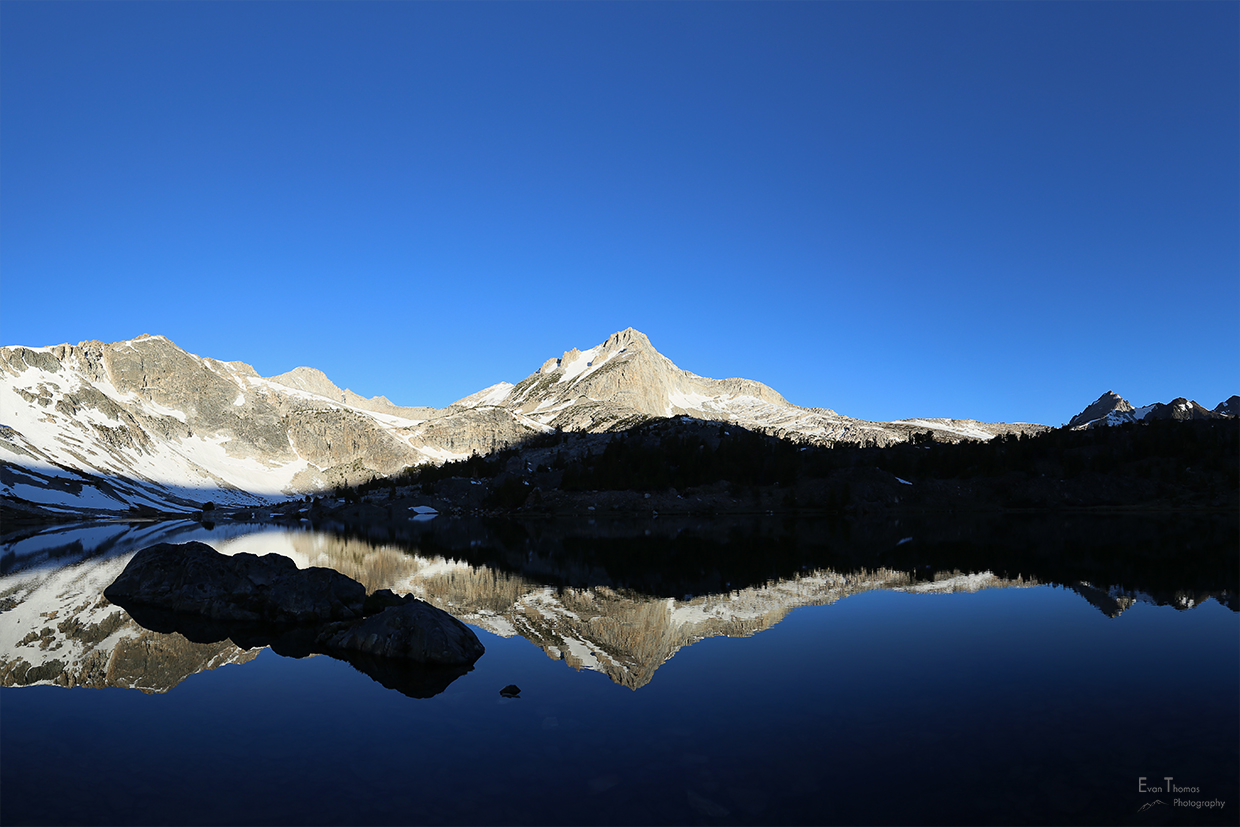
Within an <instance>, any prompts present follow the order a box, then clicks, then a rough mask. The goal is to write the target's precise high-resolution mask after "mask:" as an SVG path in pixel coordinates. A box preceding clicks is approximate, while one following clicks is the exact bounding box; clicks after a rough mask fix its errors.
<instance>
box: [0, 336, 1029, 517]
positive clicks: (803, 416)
mask: <svg viewBox="0 0 1240 827" xmlns="http://www.w3.org/2000/svg"><path fill="white" fill-rule="evenodd" d="M675 416H687V417H692V418H695V419H706V420H719V421H722V422H728V423H734V424H737V425H741V426H744V427H748V428H752V429H755V430H761V431H765V432H768V433H771V434H776V435H779V436H784V437H793V438H798V439H802V440H805V441H809V442H814V443H818V444H830V443H834V442H837V441H858V442H861V441H872V442H874V443H876V444H880V445H883V444H891V443H895V442H903V441H906V440H907V439H908V438H909V436H910V434H912V433H915V432H922V431H927V430H928V431H932V432H934V434H935V437H936V439H939V440H941V441H956V440H960V439H966V438H971V439H989V438H991V437H993V436H994V435H995V434H999V433H1008V432H1013V431H1022V432H1030V431H1037V430H1042V429H1043V426H1039V425H1028V424H1006V423H997V424H996V423H983V422H976V421H974V420H947V419H908V420H901V421H898V422H867V421H863V420H858V419H852V418H849V417H846V416H841V415H839V414H837V413H835V412H834V411H831V410H828V409H826V408H802V407H798V406H796V405H793V404H791V403H789V402H788V401H787V400H785V399H784V398H783V397H782V396H780V395H779V394H778V393H776V392H775V391H774V390H772V389H771V388H769V387H767V386H766V385H763V384H761V383H759V382H754V381H751V380H748V379H722V380H718V379H708V378H706V377H702V376H698V375H696V374H693V373H690V372H688V371H685V370H681V369H680V368H678V367H677V366H676V365H675V364H673V363H672V362H671V360H669V359H668V358H667V357H665V356H664V355H663V354H661V353H659V352H658V351H657V350H655V348H654V347H653V345H651V343H650V341H649V339H647V338H646V337H645V336H644V335H643V334H641V333H639V332H638V331H636V330H633V329H632V328H629V329H627V330H624V331H621V332H619V333H616V334H614V335H612V336H611V337H610V338H608V339H607V341H605V342H603V343H602V344H600V345H596V346H595V347H592V348H590V349H588V350H586V351H584V352H583V351H579V350H577V349H573V350H569V351H568V352H566V353H565V354H564V355H563V356H562V357H560V358H558V359H555V358H553V359H548V360H547V361H546V362H545V363H544V364H543V366H542V367H541V368H540V369H538V370H537V371H535V372H534V373H532V374H531V375H530V376H528V377H526V378H525V379H523V380H522V381H520V382H518V383H517V384H515V385H514V384H509V383H506V382H501V383H499V384H496V385H492V386H491V387H489V388H485V389H483V390H481V391H479V392H477V393H475V394H472V395H470V396H467V397H465V398H464V399H461V400H459V401H458V402H456V403H454V404H452V405H449V406H448V407H447V408H443V409H436V408H430V407H399V406H396V405H393V404H392V403H391V402H390V401H388V400H387V399H386V398H384V397H381V396H380V397H375V398H373V399H366V398H364V397H361V396H359V395H357V394H355V393H352V392H351V391H348V390H341V389H340V388H338V387H337V386H336V385H334V384H333V383H332V382H331V381H330V380H329V379H328V378H327V377H326V376H325V375H324V374H323V373H322V372H321V371H318V370H314V369H312V368H306V367H301V368H297V369H295V370H292V371H290V372H288V373H284V374H281V375H279V376H274V377H266V378H265V377H262V376H259V375H258V373H257V372H256V371H255V370H254V369H253V368H252V367H250V366H249V365H247V364H245V363H243V362H221V361H219V360H216V359H210V358H203V357H200V356H196V355H193V354H190V353H187V352H185V351H184V350H182V349H181V348H179V347H177V346H176V345H174V344H173V343H172V342H170V341H169V340H168V339H166V338H164V337H163V336H150V335H143V336H139V337H137V338H135V339H131V340H128V341H124V342H116V343H112V344H104V343H101V342H82V343H81V344H78V345H67V344H65V345H56V346H52V347H39V348H27V347H4V348H0V495H3V496H5V497H8V498H10V499H17V500H28V501H32V502H38V503H42V504H44V505H47V506H50V507H52V508H62V509H66V510H80V509H83V508H86V509H96V510H99V511H105V512H106V511H113V512H115V511H125V510H127V509H129V508H130V507H131V506H132V507H150V508H154V509H160V510H166V509H168V508H173V509H174V510H175V509H184V508H195V507H197V505H198V504H200V503H202V502H204V501H208V500H210V501H213V502H215V503H217V504H222V505H237V506H261V505H263V504H265V503H269V502H271V501H273V500H280V499H284V498H287V497H289V496H298V495H301V494H304V493H309V492H315V491H320V490H323V489H326V488H331V487H334V486H337V485H341V484H354V483H357V482H361V481H365V480H368V479H371V478H373V477H375V476H380V475H385V474H390V473H394V472H397V471H400V470H402V469H403V468H406V467H408V466H411V465H420V464H426V463H442V462H444V461H447V460H452V459H464V458H467V457H469V456H470V455H471V454H473V453H481V454H485V453H489V452H492V451H495V450H499V449H502V448H505V447H508V446H511V445H515V444H519V443H521V442H522V441H524V440H527V439H529V438H530V437H532V436H534V435H537V434H539V433H546V432H551V431H554V430H556V429H562V430H566V431H590V432H606V431H617V430H622V429H625V428H627V427H630V426H632V425H635V424H637V423H639V422H642V421H644V420H647V419H651V418H658V417H675Z"/></svg>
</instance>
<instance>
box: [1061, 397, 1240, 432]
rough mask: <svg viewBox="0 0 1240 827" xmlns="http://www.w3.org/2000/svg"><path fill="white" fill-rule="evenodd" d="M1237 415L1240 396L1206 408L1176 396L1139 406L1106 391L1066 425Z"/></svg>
mask: <svg viewBox="0 0 1240 827" xmlns="http://www.w3.org/2000/svg"><path fill="white" fill-rule="evenodd" d="M1237 415H1240V396H1232V397H1230V398H1228V399H1226V400H1224V401H1223V402H1220V403H1219V404H1218V405H1216V406H1215V407H1214V409H1213V410H1209V409H1207V408H1205V407H1204V406H1202V405H1199V404H1198V403H1196V402H1194V401H1192V400H1189V399H1185V398H1184V397H1182V396H1181V397H1177V398H1175V399H1173V400H1171V401H1170V402H1168V403H1162V402H1155V403H1154V404H1153V405H1146V406H1144V407H1141V408H1134V407H1133V406H1132V403H1130V402H1129V401H1128V400H1127V399H1124V398H1123V397H1122V396H1119V395H1118V394H1116V393H1115V392H1114V391H1107V392H1106V393H1104V394H1103V395H1102V396H1100V397H1098V398H1097V399H1096V400H1095V401H1094V402H1093V403H1092V404H1090V405H1089V406H1088V407H1086V408H1085V410H1083V411H1081V412H1080V413H1079V414H1077V415H1076V416H1074V417H1072V419H1071V420H1069V421H1068V427H1069V428H1074V429H1077V430H1083V429H1087V428H1099V427H1106V426H1113V425H1123V424H1125V423H1128V422H1140V421H1142V420H1147V419H1149V420H1158V419H1173V420H1177V421H1180V422H1185V421H1196V420H1203V419H1223V418H1226V417H1229V416H1237Z"/></svg>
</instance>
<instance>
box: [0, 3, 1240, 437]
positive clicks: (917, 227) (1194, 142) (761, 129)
mask: <svg viewBox="0 0 1240 827" xmlns="http://www.w3.org/2000/svg"><path fill="white" fill-rule="evenodd" d="M628 326H633V327H636V328H637V329H639V330H641V331H643V332H644V333H646V334H647V335H648V336H649V337H650V338H651V341H652V342H653V343H654V345H655V346H656V347H657V348H658V349H659V350H660V351H662V352H663V353H664V354H665V355H667V356H668V357H669V358H671V359H672V360H673V361H674V362H676V363H677V364H678V365H680V366H681V367H683V368H686V369H688V370H692V371H694V372H695V373H699V374H702V375H705V376H712V377H715V378H724V377H729V376H743V377H746V378H750V379H756V380H758V381H761V382H765V383H766V384H768V385H771V386H772V387H774V388H775V389H776V390H778V391H780V392H781V393H783V394H784V396H785V397H787V398H788V399H789V400H790V401H792V402H794V403H797V404H800V405H816V406H821V407H829V408H833V409H835V410H837V411H838V412H840V413H843V414H846V415H849V416H856V417H862V418H867V419H876V420H889V419H898V418H903V417H913V416H928V417H959V418H965V417H971V418H976V419H983V420H996V421H998V420H1004V421H1027V422H1041V423H1045V424H1050V425H1058V424H1060V423H1063V422H1066V421H1067V420H1068V419H1069V418H1070V417H1071V416H1072V415H1073V414H1075V413H1077V412H1078V411H1080V410H1081V409H1082V408H1084V407H1085V406H1086V405H1087V404H1088V403H1090V402H1092V401H1093V400H1094V399H1095V398H1097V397H1098V396H1099V395H1100V394H1101V393H1103V392H1104V391H1107V390H1114V391H1115V392H1117V393H1119V394H1120V395H1122V396H1124V397H1126V398H1127V399H1129V401H1131V402H1132V403H1133V404H1135V405H1143V404H1149V403H1152V402H1155V401H1164V402H1165V401H1170V399H1172V398H1173V397H1176V396H1187V397H1189V398H1192V399H1196V400H1197V401H1199V402H1201V403H1202V404H1204V405H1206V406H1207V407H1214V406H1215V405H1216V404H1218V403H1219V402H1220V401H1222V400H1223V399H1225V398H1226V397H1228V396H1230V395H1231V394H1233V393H1237V392H1240V4H1238V3H1235V2H1202V3H1181V2H1174V3H1160V2H1140V3H1127V2H1113V3H1072V2H1062V3H1032V2H1029V3H1015V2H1013V3H934V2H930V3H910V4H905V3H899V2H890V3H878V2H873V3H871V2H858V3H849V2H828V3H775V2H770V3H719V4H716V3H677V4H667V3H659V2H652V3H520V2H518V3H502V4H492V3H401V2H386V3H373V4H372V3H364V2H351V3H340V2H336V3H334V2H318V3H293V2H263V3H246V2H237V3H220V2H208V3H195V2H181V3H139V2H126V3H119V2H101V3H85V4H81V3H73V2H58V3H43V2H20V1H19V0H5V2H4V3H2V4H0V343H3V344H22V345H36V346H37V345H49V344H57V343H61V342H72V343H76V342H78V341H82V340H87V339H99V340H103V341H117V340H121V339H127V338H132V337H133V336H137V335H139V334H142V333H162V334H164V335H166V336H168V337H169V338H170V339H172V340H173V341H174V342H176V343H177V344H178V345H180V346H181V347H183V348H185V349H186V350H189V351H190V352H193V353H197V354H199V355H202V356H211V357H214V358H218V359H224V360H234V359H240V360H242V361H245V362H248V363H250V364H252V365H253V366H254V367H255V368H256V369H257V370H258V372H259V373H261V374H263V375H265V376H269V375H274V374H277V373H282V372H284V371H287V370H290V369H292V368H294V367H296V366H298V365H309V366H312V367H317V368H320V369H322V370H324V371H325V372H326V373H327V374H328V376H329V377H330V378H331V379H332V380H333V381H335V382H336V384H338V385H340V386H341V387H349V388H351V389H352V390H354V391H356V392H358V393H361V394H364V395H366V396H373V395H377V394H384V395H386V396H388V397H389V398H390V399H391V400H392V401H393V402H396V403H397V404H403V405H422V404H426V405H436V406H442V405H445V404H448V403H449V402H452V401H454V400H455V399H458V398H460V397H462V396H465V395H467V394H469V393H472V392H474V391H476V390H479V389H481V388H483V387H486V386H488V385H491V384H493V383H495V382H498V381H510V382H516V381H519V380H520V379H522V378H523V377H525V376H526V375H528V374H529V373H531V372H533V371H534V370H537V369H538V367H539V366H540V365H541V364H542V362H543V361H545V360H546V359H548V358H550V357H553V356H559V355H560V354H561V353H562V352H563V351H565V350H567V349H569V348H572V347H579V348H582V349H585V348H587V347H591V346H593V345H595V344H598V343H600V342H602V341H603V340H604V339H605V338H606V337H607V336H608V335H610V334H611V333H612V332H614V331H616V330H620V329H623V328H625V327H628Z"/></svg>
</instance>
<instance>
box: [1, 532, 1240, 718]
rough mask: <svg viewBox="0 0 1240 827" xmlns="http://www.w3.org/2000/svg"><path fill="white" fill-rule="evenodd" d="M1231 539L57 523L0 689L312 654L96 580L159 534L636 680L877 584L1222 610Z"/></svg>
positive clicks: (45, 539)
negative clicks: (304, 574)
mask: <svg viewBox="0 0 1240 827" xmlns="http://www.w3.org/2000/svg"><path fill="white" fill-rule="evenodd" d="M1229 531H1230V532H1232V534H1233V535H1234V531H1235V527H1234V521H1231V522H1229V521H1226V520H1211V519H1202V520H1196V521H1192V520H1189V521H1185V520H1182V519H1181V520H1175V521H1158V520H1133V518H1125V519H1115V520H1105V519H1103V520H1099V519H1097V518H1093V519H1082V520H1077V521H1075V522H1074V521H1064V520H1062V519H1056V520H1055V521H1054V523H1053V524H1051V525H1048V524H1047V521H1046V520H1042V521H1022V520H1019V519H1009V520H1006V521H1003V522H1000V523H983V524H971V525H970V524H963V523H960V522H945V521H942V520H938V521H930V520H927V521H920V522H919V521H910V520H907V519H906V520H901V521H891V520H887V521H874V522H869V523H825V522H822V521H802V522H785V521H783V520H748V521H742V520H718V521H705V522H695V521H690V520H679V521H677V520H662V521H648V522H646V523H633V522H628V521H615V522H612V523H604V524H602V525H599V524H598V523H597V522H596V523H593V524H587V525H583V524H581V523H578V522H564V523H554V522H539V523H531V524H515V523H508V522H489V523H488V522H483V521H461V520H457V521H449V520H446V519H445V520H436V521H432V522H431V523H416V524H415V523H410V524H400V525H390V524H382V525H371V526H364V527H361V529H360V530H359V529H358V528H357V527H352V528H350V527H345V526H328V527H322V528H320V529H305V530H302V529H274V530H273V529H271V528H270V527H268V526H261V525H231V526H223V527H220V528H215V529H205V528H203V527H202V526H198V525H196V524H161V525H157V526H150V525H143V526H137V527H134V528H130V527H128V526H124V525H121V524H111V525H93V526H77V527H69V528H56V529H52V530H48V531H44V532H38V533H34V534H32V535H30V536H25V537H20V538H10V541H9V542H8V543H6V545H5V546H4V548H3V554H2V556H0V559H2V560H3V561H4V569H5V571H6V574H5V575H4V576H3V578H2V579H0V611H2V612H3V615H0V616H3V617H4V620H5V623H4V624H3V626H2V627H0V685H4V686H24V685H32V684H40V683H52V684H58V685H61V686H95V687H99V686H125V687H132V688H137V689H141V690H143V691H147V692H161V691H166V690H167V689H170V688H171V687H173V686H176V685H177V684H178V683H180V682H181V681H182V680H184V679H185V678H186V677H187V676H189V675H191V674H194V673H196V672H200V671H203V670H207V669H214V668H217V667H218V666H222V665H224V664H229V663H243V662H246V661H248V660H251V659H252V658H253V657H254V656H255V654H256V649H255V648H256V647H260V646H266V645H271V646H272V647H273V649H274V650H275V651H276V652H277V653H280V654H286V655H292V656H304V655H305V654H306V653H307V652H305V651H301V650H299V647H298V645H297V643H296V641H294V640H292V637H289V638H288V639H285V640H283V644H282V643H281V641H279V640H273V639H269V638H270V636H268V637H267V638H265V637H263V636H262V635H261V634H258V635H256V634H246V633H241V634H238V633H237V632H236V631H232V632H229V631H228V630H223V631H221V630H220V629H219V628H218V624H215V625H213V624H211V623H206V622H193V621H192V620H191V621H187V620H186V619H184V618H179V619H178V618H175V617H170V616H167V615H164V614H161V613H158V612H139V617H137V618H134V617H131V616H130V615H129V614H128V613H126V612H124V611H123V610H121V609H120V608H118V607H115V606H112V605H111V604H110V603H108V601H107V600H106V599H104V598H103V597H102V591H103V589H104V588H105V587H106V586H107V585H108V584H109V583H111V581H112V580H113V579H115V577H116V576H117V575H118V574H119V573H120V571H121V570H122V569H123V568H124V565H125V563H126V562H128V560H129V558H130V557H131V556H132V555H133V553H134V552H136V551H137V550H138V549H139V548H143V547H145V546H147V545H151V544H153V543H155V542H184V541H186V540H190V539H197V540H202V541H204V542H207V543H209V544H211V545H213V546H214V547H215V548H217V549H218V550H220V551H221V552H223V553H226V554H234V553H238V552H241V551H246V552H251V553H256V554H265V553H278V554H282V555H284V556H287V557H289V558H291V559H293V560H294V561H295V562H296V563H297V565H298V566H300V567H307V566H323V567H328V568H332V569H335V570H337V571H339V572H341V573H343V574H345V575H348V576H349V577H352V578H353V579H355V580H358V581H359V582H361V583H362V584H363V585H365V586H366V588H367V591H374V590H376V589H383V588H387V589H392V590H393V591H395V592H398V593H410V594H414V595H416V596H418V597H420V598H422V599H424V600H427V601H428V602H430V603H432V604H434V605H436V606H438V607H440V608H442V609H444V610H446V611H448V612H450V613H451V614H453V615H455V616H456V617H457V618H459V619H460V620H463V621H465V622H466V623H470V624H473V625H475V626H477V627H479V628H482V629H485V630H487V631H489V632H491V633H493V634H496V635H499V636H500V637H512V636H515V635H519V636H520V637H523V638H525V639H527V640H529V641H531V642H533V643H534V644H536V645H537V646H539V647H540V648H541V649H542V650H543V652H545V653H546V654H547V656H548V657H550V658H553V659H557V660H563V661H564V662H565V663H566V664H567V665H569V666H571V667H573V668H575V669H577V670H592V671H597V672H601V673H603V674H606V675H607V676H608V677H609V678H610V679H611V680H612V681H614V682H616V683H618V684H620V685H623V686H626V687H629V688H630V689H638V688H640V687H643V686H645V685H647V684H648V683H650V681H651V680H652V679H653V678H654V675H655V672H656V670H658V669H659V667H660V666H661V665H663V664H664V663H666V662H667V661H668V660H669V659H670V658H671V657H672V656H673V655H675V654H676V652H677V651H678V650H680V649H681V648H683V647H685V646H689V645H691V644H693V643H696V642H697V641H700V640H703V639H705V638H710V637H717V636H727V637H747V636H750V635H753V634H755V633H757V632H760V631H763V630H765V629H768V628H770V627H771V626H773V625H775V624H776V623H779V622H780V621H781V620H783V619H784V618H785V617H786V616H787V615H788V613H789V612H791V611H792V610H793V609H796V608H798V607H802V606H817V605H827V604H832V603H835V602H837V601H839V600H841V599H842V598H845V597H848V596H850V595H854V594H858V593H862V592H869V591H875V590H883V591H895V592H908V593H922V594H925V593H945V592H975V591H978V590H981V589H995V588H1013V587H1028V586H1033V585H1045V584H1054V585H1062V586H1065V587H1067V588H1070V589H1072V590H1074V591H1076V592H1077V593H1078V594H1080V595H1081V597H1083V598H1084V599H1085V600H1087V601H1088V602H1089V603H1090V604H1091V605H1093V606H1095V607H1096V608H1098V609H1099V610H1100V611H1102V612H1103V613H1104V614H1107V615H1109V616H1111V617H1115V616H1118V615H1119V614H1120V613H1121V612H1123V611H1124V610H1125V609H1126V608H1128V607H1129V606H1131V605H1132V604H1133V603H1135V602H1138V601H1141V602H1146V603H1152V604H1156V605H1171V606H1174V607H1176V608H1178V609H1188V608H1191V607H1193V606H1195V605H1198V604H1200V603H1201V602H1203V601H1204V600H1207V599H1210V598H1213V599H1215V600H1217V601H1218V602H1219V603H1222V604H1223V605H1225V606H1228V607H1229V608H1231V609H1232V610H1233V611H1234V610H1236V608H1237V600H1236V591H1237V589H1236V579H1237V578H1236V566H1235V560H1234V554H1228V553H1226V551H1225V550H1226V549H1234V548H1235V547H1236V541H1235V538H1234V536H1230V537H1229ZM1194 549H1195V550H1194ZM1169 550H1171V551H1173V552H1174V553H1169ZM229 636H231V638H232V639H231V640H229V639H228V637H229ZM293 637H295V636H293ZM351 662H353V665H354V666H355V667H356V668H358V669H359V670H360V671H363V672H365V673H366V674H368V675H370V676H371V677H372V678H374V679H375V680H377V681H379V682H380V683H381V684H383V685H384V686H388V687H389V688H393V689H396V690H398V691H401V692H404V693H405V694H407V695H410V696H411V697H430V696H432V695H435V694H438V693H439V692H442V691H443V690H444V689H445V688H447V686H448V685H449V684H450V683H451V682H452V681H453V680H455V679H456V678H457V677H460V676H461V675H463V674H465V673H466V672H468V670H456V671H452V673H451V674H448V673H447V671H445V670H433V669H432V670H426V669H422V668H420V667H413V666H410V665H399V666H398V665H395V664H389V663H384V662H382V661H376V660H375V659H357V660H356V661H351Z"/></svg>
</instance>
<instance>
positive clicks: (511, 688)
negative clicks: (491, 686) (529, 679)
mask: <svg viewBox="0 0 1240 827" xmlns="http://www.w3.org/2000/svg"><path fill="white" fill-rule="evenodd" d="M499 694H501V695H503V696H504V697H505V698H516V697H518V696H520V694H521V687H519V686H517V685H516V684H515V683H510V684H508V685H507V686H505V687H504V688H503V689H501V690H500V691H499Z"/></svg>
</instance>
